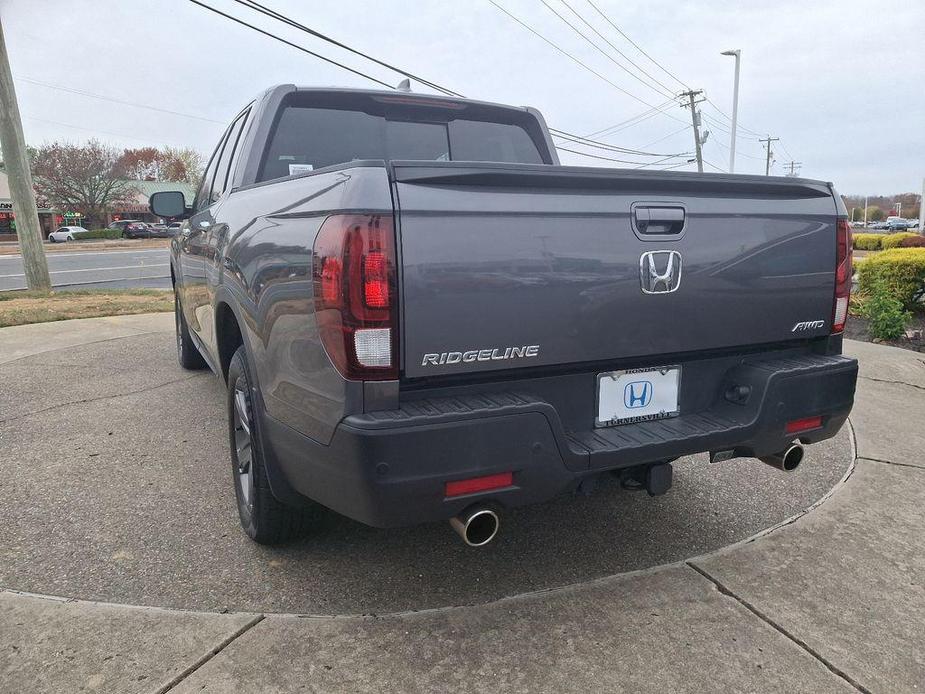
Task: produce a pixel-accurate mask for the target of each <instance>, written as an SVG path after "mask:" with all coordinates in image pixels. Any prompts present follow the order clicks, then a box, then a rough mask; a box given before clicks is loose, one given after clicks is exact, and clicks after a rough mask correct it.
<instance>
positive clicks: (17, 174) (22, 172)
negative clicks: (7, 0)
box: [0, 23, 51, 291]
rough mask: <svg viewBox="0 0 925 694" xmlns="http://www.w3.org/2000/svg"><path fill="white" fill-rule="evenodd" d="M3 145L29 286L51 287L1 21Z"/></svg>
mask: <svg viewBox="0 0 925 694" xmlns="http://www.w3.org/2000/svg"><path fill="white" fill-rule="evenodd" d="M0 147H2V148H3V164H4V166H5V167H6V172H7V176H8V177H9V182H10V194H11V195H12V196H13V210H14V212H15V214H16V236H17V237H18V238H19V248H20V250H21V251H22V264H23V267H24V268H25V272H26V284H27V285H28V287H29V289H39V290H43V291H48V290H49V289H51V278H50V277H49V276H48V263H47V262H46V261H45V248H44V246H42V228H41V226H40V225H39V211H38V208H37V207H36V206H35V191H34V190H33V189H32V171H31V170H30V168H29V158H28V156H27V155H26V141H25V138H23V134H22V119H21V118H20V116H19V105H18V104H17V102H16V90H15V88H14V87H13V74H12V72H10V59H9V56H8V55H7V52H6V40H5V39H4V37H3V24H2V23H0Z"/></svg>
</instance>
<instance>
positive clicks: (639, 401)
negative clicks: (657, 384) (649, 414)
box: [623, 381, 652, 409]
mask: <svg viewBox="0 0 925 694" xmlns="http://www.w3.org/2000/svg"><path fill="white" fill-rule="evenodd" d="M650 402H652V381H633V382H632V383H627V384H626V386H625V387H624V388H623V404H624V405H625V406H626V407H627V408H629V409H636V408H639V407H647V406H648V405H649V403H650Z"/></svg>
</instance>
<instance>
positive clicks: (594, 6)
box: [588, 0, 690, 91]
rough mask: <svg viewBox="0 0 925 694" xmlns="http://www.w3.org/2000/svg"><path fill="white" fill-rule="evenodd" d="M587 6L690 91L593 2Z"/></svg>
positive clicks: (685, 84)
mask: <svg viewBox="0 0 925 694" xmlns="http://www.w3.org/2000/svg"><path fill="white" fill-rule="evenodd" d="M588 4H589V5H591V7H593V8H594V10H595V11H596V12H597V13H598V14H599V15H600V16H601V17H603V18H604V20H605V21H606V22H607V23H608V24H609V25H610V26H612V27H613V28H614V29H616V30H617V32H618V33H619V34H620V36H622V37H623V38H625V39H626V40H627V41H629V42H630V43H631V44H633V46H634V47H635V48H636V50H637V51H639V52H640V53H642V54H643V55H644V56H645V57H646V58H648V59H649V60H651V61H652V62H653V63H655V65H657V66H658V68H659V69H660V70H661V71H662V72H664V73H665V74H666V75H668V76H669V77H671V79H673V80H674V81H675V82H677V83H678V84H680V85H681V86H682V87H684V88H685V89H686V90H688V91H690V87H689V86H688V85H687V83H685V82H684V81H683V80H681V79H679V78H678V77H676V76H675V75H674V73H672V72H671V71H670V70H669V69H668V68H666V67H664V66H663V65H662V64H661V63H660V62H658V61H657V60H656V59H655V58H653V57H652V56H651V55H649V54H648V53H646V52H645V51H644V50H643V49H642V46H640V45H639V44H637V43H636V42H635V41H633V39H631V38H630V37H629V36H627V35H626V34H624V33H623V30H622V29H620V27H618V26H617V25H616V24H614V22H613V21H612V20H611V19H610V17H608V16H607V15H606V14H604V12H603V11H602V10H601V8H599V7H598V6H597V5H595V4H594V2H592V0H588Z"/></svg>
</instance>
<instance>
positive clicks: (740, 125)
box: [706, 97, 761, 136]
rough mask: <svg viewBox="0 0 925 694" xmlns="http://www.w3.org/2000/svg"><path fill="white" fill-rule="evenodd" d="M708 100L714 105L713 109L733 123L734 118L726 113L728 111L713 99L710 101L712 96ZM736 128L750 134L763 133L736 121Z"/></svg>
mask: <svg viewBox="0 0 925 694" xmlns="http://www.w3.org/2000/svg"><path fill="white" fill-rule="evenodd" d="M706 100H707V103H708V104H710V106H712V107H713V109H714V110H715V111H716V112H717V113H719V115H721V116H722V117H723V118H725V119H726V120H728V121H729V122H730V123H732V118H730V117H729V116H728V115H727V114H726V112H725V111H723V109H721V108H720V107H719V106H717V105H716V104H714V103H713V102H712V101H710V98H709V97H707V99H706ZM736 130H742V131H744V132H746V133H748V134H749V135H756V136H757V135H761V133H759V132H756V131H755V130H751V129H750V128H746V127H745V126H744V125H742V124H741V123H736Z"/></svg>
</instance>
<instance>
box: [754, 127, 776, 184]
mask: <svg viewBox="0 0 925 694" xmlns="http://www.w3.org/2000/svg"><path fill="white" fill-rule="evenodd" d="M779 139H780V138H779V137H771V136H770V135H768V136H767V137H766V138H764V139H761V138H759V139H758V142H765V143H767V146H768V152H767V157H766V158H765V160H764V175H765V176H770V175H771V143H772V142H777V141H778V140H779Z"/></svg>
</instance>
